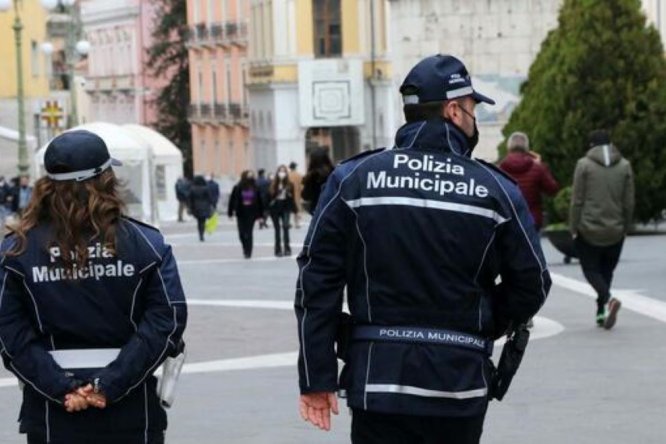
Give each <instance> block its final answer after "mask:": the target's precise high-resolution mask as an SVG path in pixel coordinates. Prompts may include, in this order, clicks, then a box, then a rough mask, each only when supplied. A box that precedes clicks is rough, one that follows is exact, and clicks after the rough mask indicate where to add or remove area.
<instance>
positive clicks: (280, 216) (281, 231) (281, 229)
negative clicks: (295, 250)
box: [271, 210, 291, 253]
mask: <svg viewBox="0 0 666 444" xmlns="http://www.w3.org/2000/svg"><path fill="white" fill-rule="evenodd" d="M289 215H290V212H289V211H287V210H277V211H271V220H272V221H273V228H275V252H276V253H282V241H284V251H285V253H287V252H291V248H290V247H289Z"/></svg>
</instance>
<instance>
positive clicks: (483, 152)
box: [389, 0, 666, 160]
mask: <svg viewBox="0 0 666 444" xmlns="http://www.w3.org/2000/svg"><path fill="white" fill-rule="evenodd" d="M389 1H390V3H391V11H392V14H391V28H392V32H391V47H392V51H391V59H392V61H393V66H394V70H395V73H396V75H395V82H396V85H395V87H396V88H397V85H399V83H400V81H401V80H402V79H403V78H404V76H405V75H406V73H407V71H408V70H409V69H410V67H411V66H413V65H414V64H415V63H416V62H417V61H418V60H420V59H421V58H423V57H426V56H428V55H432V54H436V53H448V54H452V55H455V56H457V57H459V58H461V59H462V60H463V61H464V62H465V64H466V66H467V68H468V69H469V71H470V72H471V73H472V75H473V77H474V82H475V86H476V87H478V89H479V90H480V91H482V92H483V93H484V94H487V95H489V96H490V97H492V98H494V99H495V100H496V101H497V104H496V105H495V106H487V105H485V104H482V105H480V106H479V107H478V108H477V116H478V122H479V131H480V133H481V137H480V142H479V146H478V148H477V149H476V150H475V155H476V156H478V157H481V158H485V159H488V160H495V159H496V158H497V146H498V145H499V144H500V143H501V142H502V141H503V139H504V137H503V136H502V132H501V131H502V128H503V127H504V125H505V124H506V122H507V121H508V118H509V116H510V115H511V112H512V111H513V109H514V108H515V107H516V105H517V104H518V101H519V100H520V93H519V88H520V84H521V83H522V82H523V81H524V80H525V79H526V78H527V74H528V71H529V67H530V65H531V64H532V62H533V61H534V59H535V58H536V56H537V54H538V52H539V50H540V49H541V42H542V41H543V39H544V38H545V37H546V35H547V34H548V31H550V30H551V29H554V28H555V27H556V26H557V18H558V13H559V9H560V6H561V5H562V0H487V1H465V0H389ZM662 3H663V5H662ZM643 9H644V11H645V13H646V16H647V18H648V22H649V23H652V24H653V25H654V26H655V27H656V28H657V29H658V30H660V32H661V35H662V41H664V42H666V11H665V9H666V0H643ZM395 100H396V106H401V104H400V103H399V102H398V101H399V98H398V97H396V99H395ZM400 119H401V116H400V117H399V120H400ZM537 149H538V147H537Z"/></svg>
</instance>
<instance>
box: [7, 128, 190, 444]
mask: <svg viewBox="0 0 666 444" xmlns="http://www.w3.org/2000/svg"><path fill="white" fill-rule="evenodd" d="M114 165H119V163H118V162H117V161H115V160H114V159H111V157H110V156H109V152H108V150H107V147H106V145H105V143H104V141H103V140H102V139H101V138H99V137H98V136H96V135H94V134H92V133H90V132H87V131H70V132H66V133H64V134H62V135H60V136H58V137H56V138H55V139H53V140H52V141H51V143H50V144H49V146H48V147H47V149H46V153H45V156H44V166H45V168H46V171H47V177H44V178H41V179H39V180H38V181H37V183H36V185H35V188H34V193H33V196H32V200H31V202H30V205H29V206H28V208H27V210H26V211H25V213H24V214H23V217H22V219H21V220H20V222H19V223H18V225H17V226H16V227H14V228H13V231H12V232H11V233H10V234H9V235H8V236H7V237H6V238H5V239H4V240H3V242H2V244H1V246H0V261H1V262H0V264H1V265H0V349H1V352H2V358H3V361H4V363H5V366H6V367H7V368H8V369H9V370H10V371H11V372H13V373H14V374H15V375H16V376H17V377H18V378H19V379H20V381H21V382H22V386H23V387H24V388H23V405H22V407H21V413H20V419H19V421H20V432H21V433H27V435H28V443H50V444H55V443H66V444H75V443H84V442H85V443H88V442H95V443H107V442H108V443H125V444H134V443H162V442H164V430H165V429H166V414H165V412H164V410H163V408H162V406H161V405H160V400H159V398H158V396H157V391H156V379H155V377H154V376H153V372H154V371H155V369H156V368H157V367H158V366H159V365H160V364H161V363H162V362H163V361H164V360H165V359H166V358H167V357H168V356H170V355H173V354H175V353H176V352H177V351H178V350H177V349H178V345H179V344H180V343H181V336H182V334H183V330H184V328H185V322H186V318H187V308H186V303H185V297H184V295H183V290H182V287H181V283H180V278H179V276H178V270H177V268H176V262H175V260H174V257H173V255H172V253H171V248H170V247H169V246H168V245H166V244H165V242H164V238H163V237H162V235H161V234H160V233H159V231H157V230H156V229H154V228H151V227H149V226H146V225H143V224H141V223H140V222H137V221H135V220H132V219H129V218H127V217H125V216H123V203H122V201H121V199H120V197H119V194H118V182H117V180H116V177H115V175H114V172H113V170H112V169H111V166H114Z"/></svg>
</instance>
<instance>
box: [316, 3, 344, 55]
mask: <svg viewBox="0 0 666 444" xmlns="http://www.w3.org/2000/svg"><path fill="white" fill-rule="evenodd" d="M312 9H313V20H314V55H315V57H336V56H340V55H342V23H341V17H342V11H341V7H340V0H313V2H312Z"/></svg>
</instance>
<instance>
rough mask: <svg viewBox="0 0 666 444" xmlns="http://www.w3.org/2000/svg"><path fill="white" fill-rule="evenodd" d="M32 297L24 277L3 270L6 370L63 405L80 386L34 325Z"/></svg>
mask: <svg viewBox="0 0 666 444" xmlns="http://www.w3.org/2000/svg"><path fill="white" fill-rule="evenodd" d="M29 297H30V295H29V293H28V292H27V289H26V288H25V287H24V284H23V277H22V276H20V275H18V274H16V273H14V272H11V271H8V270H7V269H5V268H4V267H0V347H1V348H0V352H1V354H2V359H3V362H4V364H5V367H6V368H7V369H8V370H9V371H11V372H12V373H14V374H15V375H16V377H18V378H19V379H20V380H21V381H22V382H23V383H25V384H27V385H29V386H31V387H32V388H33V389H35V391H37V392H38V393H40V394H41V395H42V396H43V397H44V398H46V399H48V400H50V401H53V402H56V403H59V404H61V403H62V400H63V397H64V396H65V395H66V394H67V393H69V392H71V391H72V390H74V389H75V388H77V387H79V386H80V385H81V384H80V383H81V381H76V380H74V379H72V378H70V377H68V376H67V375H66V374H65V371H64V370H63V369H62V368H60V366H58V364H56V362H55V361H54V360H53V358H52V357H51V355H50V354H49V353H48V350H47V349H46V347H45V346H44V343H43V342H42V339H43V338H42V337H41V334H40V332H39V330H38V328H36V326H33V324H32V322H31V313H30V310H29V309H28V308H27V306H26V304H28V303H29V302H28V298H29Z"/></svg>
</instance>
